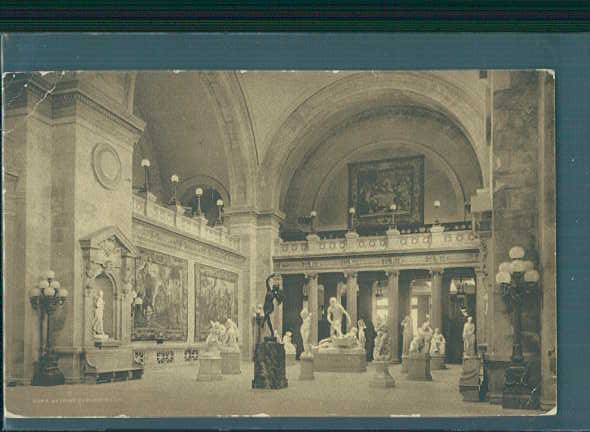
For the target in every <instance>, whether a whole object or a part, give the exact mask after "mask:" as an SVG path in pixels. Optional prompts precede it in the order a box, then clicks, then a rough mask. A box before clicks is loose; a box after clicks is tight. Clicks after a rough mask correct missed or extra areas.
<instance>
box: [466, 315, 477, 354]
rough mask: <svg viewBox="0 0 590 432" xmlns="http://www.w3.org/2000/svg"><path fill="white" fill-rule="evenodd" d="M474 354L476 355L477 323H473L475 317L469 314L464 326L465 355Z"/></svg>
mask: <svg viewBox="0 0 590 432" xmlns="http://www.w3.org/2000/svg"><path fill="white" fill-rule="evenodd" d="M473 356H475V324H473V318H472V317H471V316H468V317H467V322H465V325H464V326H463V357H473Z"/></svg>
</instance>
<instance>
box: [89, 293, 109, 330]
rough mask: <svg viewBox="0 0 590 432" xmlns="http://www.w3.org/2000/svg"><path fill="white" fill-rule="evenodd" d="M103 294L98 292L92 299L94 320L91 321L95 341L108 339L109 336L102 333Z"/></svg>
mask: <svg viewBox="0 0 590 432" xmlns="http://www.w3.org/2000/svg"><path fill="white" fill-rule="evenodd" d="M103 297H104V293H103V291H102V290H99V291H98V293H97V295H96V297H95V299H94V320H93V321H92V331H93V333H94V338H95V339H108V338H109V336H108V335H107V334H105V332H104V298H103Z"/></svg>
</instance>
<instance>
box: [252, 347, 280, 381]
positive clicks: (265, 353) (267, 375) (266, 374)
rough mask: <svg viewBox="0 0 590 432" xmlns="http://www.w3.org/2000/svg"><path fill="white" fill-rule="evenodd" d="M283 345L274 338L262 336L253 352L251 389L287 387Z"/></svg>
mask: <svg viewBox="0 0 590 432" xmlns="http://www.w3.org/2000/svg"><path fill="white" fill-rule="evenodd" d="M287 385H288V383H287V375H286V371H285V347H284V346H283V344H280V343H278V342H277V341H276V339H274V338H264V342H263V343H260V344H258V345H256V350H255V352H254V379H253V380H252V388H253V389H282V388H285V387H287Z"/></svg>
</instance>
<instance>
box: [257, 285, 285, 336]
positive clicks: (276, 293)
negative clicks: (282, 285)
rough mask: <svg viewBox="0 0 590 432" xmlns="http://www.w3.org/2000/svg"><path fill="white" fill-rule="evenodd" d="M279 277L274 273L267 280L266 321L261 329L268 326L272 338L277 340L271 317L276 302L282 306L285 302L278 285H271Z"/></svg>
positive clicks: (264, 320) (265, 298) (264, 308)
mask: <svg viewBox="0 0 590 432" xmlns="http://www.w3.org/2000/svg"><path fill="white" fill-rule="evenodd" d="M276 276H277V274H276V273H272V274H271V275H270V276H269V277H267V278H266V294H265V296H264V306H263V311H264V319H263V320H262V325H261V328H262V329H264V325H265V324H266V325H268V329H269V330H270V337H271V338H275V339H276V337H275V332H274V329H273V328H272V323H271V321H270V315H271V314H272V313H273V312H274V310H275V306H274V301H275V300H276V301H277V304H281V303H282V302H283V294H282V293H281V291H280V290H279V285H278V284H272V286H271V283H270V280H271V279H273V278H275V277H276Z"/></svg>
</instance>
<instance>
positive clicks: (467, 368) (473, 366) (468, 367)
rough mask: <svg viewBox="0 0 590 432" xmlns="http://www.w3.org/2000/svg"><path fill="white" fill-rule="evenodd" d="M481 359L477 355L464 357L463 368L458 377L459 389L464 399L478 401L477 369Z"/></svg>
mask: <svg viewBox="0 0 590 432" xmlns="http://www.w3.org/2000/svg"><path fill="white" fill-rule="evenodd" d="M480 366H481V360H480V358H479V357H464V358H463V369H462V370H461V377H460V378H459V391H460V392H461V394H462V395H463V400H464V401H471V402H479V401H480V400H481V399H480V385H481V381H480V378H479V370H480Z"/></svg>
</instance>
